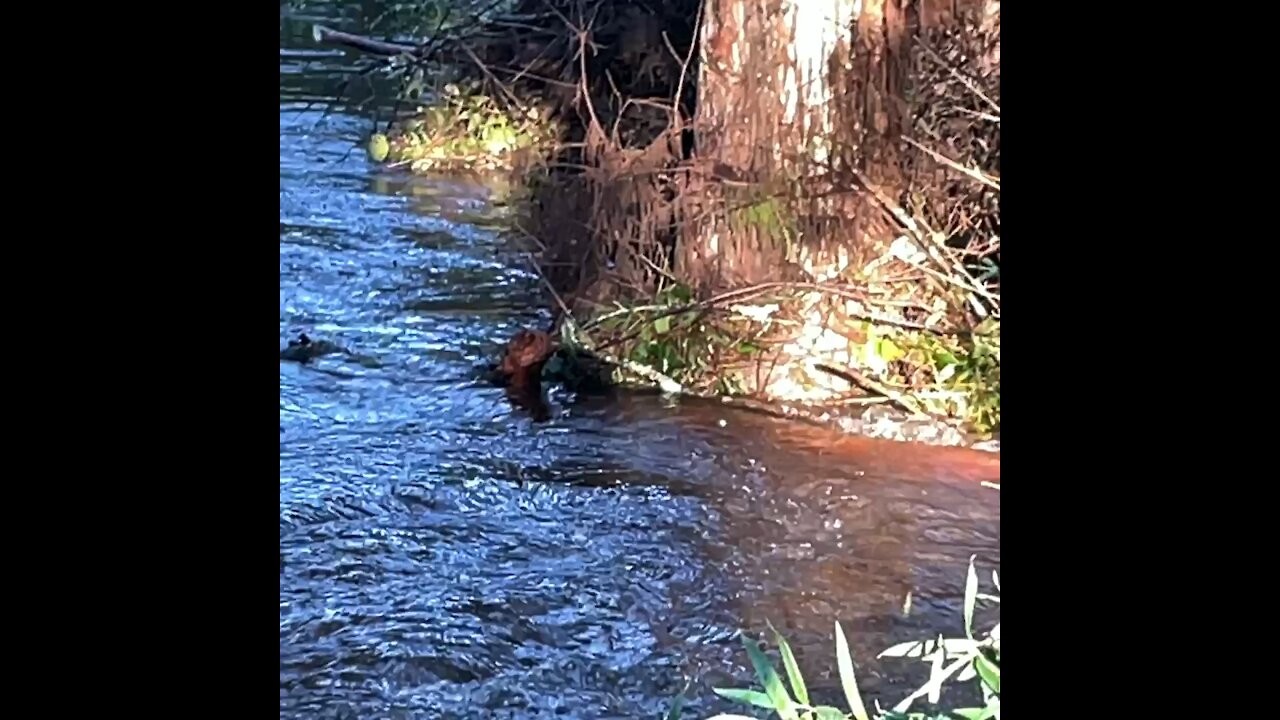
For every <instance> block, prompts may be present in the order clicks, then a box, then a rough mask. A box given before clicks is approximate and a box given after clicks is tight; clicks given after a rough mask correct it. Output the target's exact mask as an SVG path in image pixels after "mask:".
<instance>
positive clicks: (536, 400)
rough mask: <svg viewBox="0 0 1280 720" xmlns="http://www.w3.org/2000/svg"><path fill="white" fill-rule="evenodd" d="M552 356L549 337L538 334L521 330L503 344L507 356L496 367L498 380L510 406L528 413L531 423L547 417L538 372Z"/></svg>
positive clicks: (547, 411)
mask: <svg viewBox="0 0 1280 720" xmlns="http://www.w3.org/2000/svg"><path fill="white" fill-rule="evenodd" d="M554 352H555V343H553V342H552V340H551V336H550V335H548V334H547V333H545V332H541V331H539V330H521V331H520V332H518V333H516V335H515V337H513V338H511V341H510V342H508V343H507V352H506V354H505V355H503V356H502V363H501V364H500V365H499V366H498V371H497V375H498V379H499V380H500V381H502V382H503V383H504V384H505V385H506V388H507V398H508V399H509V400H511V402H512V404H514V405H517V406H519V407H522V408H524V409H525V410H528V411H529V413H530V414H531V415H533V418H534V420H538V421H542V420H546V419H547V418H548V417H549V416H550V411H549V410H548V408H547V402H546V399H545V398H543V396H542V368H543V366H544V365H546V363H547V358H550V357H551V355H552V353H554Z"/></svg>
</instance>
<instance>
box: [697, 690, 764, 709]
mask: <svg viewBox="0 0 1280 720" xmlns="http://www.w3.org/2000/svg"><path fill="white" fill-rule="evenodd" d="M711 691H712V692H714V693H715V694H717V695H719V696H720V697H723V698H728V699H730V700H733V701H735V702H740V703H746V704H747V705H755V706H756V707H760V708H764V709H765V710H772V709H773V701H772V700H770V699H769V696H768V695H765V694H764V693H762V692H757V691H755V690H739V689H737V688H712V689H711Z"/></svg>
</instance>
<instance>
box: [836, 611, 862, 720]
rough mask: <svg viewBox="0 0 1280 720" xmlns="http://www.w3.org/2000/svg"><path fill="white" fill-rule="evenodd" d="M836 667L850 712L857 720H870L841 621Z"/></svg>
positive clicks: (837, 628) (837, 629)
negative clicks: (859, 689)
mask: <svg viewBox="0 0 1280 720" xmlns="http://www.w3.org/2000/svg"><path fill="white" fill-rule="evenodd" d="M836 665H837V666H838V667H839V668H840V685H841V686H842V687H843V688H844V697H845V700H847V701H848V702H849V710H850V711H851V712H852V713H853V716H854V717H855V718H856V719H857V720H868V718H867V708H866V706H865V705H863V704H862V694H861V693H859V692H858V678H857V676H856V675H854V673H853V656H851V655H850V654H849V641H848V640H846V639H845V637H844V630H843V629H842V628H841V627H840V621H839V620H837V621H836Z"/></svg>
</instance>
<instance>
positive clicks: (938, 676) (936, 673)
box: [928, 638, 946, 705]
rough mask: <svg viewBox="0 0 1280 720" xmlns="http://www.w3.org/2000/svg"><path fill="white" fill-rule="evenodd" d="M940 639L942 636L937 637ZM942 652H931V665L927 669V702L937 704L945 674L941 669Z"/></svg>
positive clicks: (940, 696)
mask: <svg viewBox="0 0 1280 720" xmlns="http://www.w3.org/2000/svg"><path fill="white" fill-rule="evenodd" d="M938 639H939V640H941V639H942V638H938ZM942 658H943V653H941V652H935V653H934V654H933V667H931V668H930V670H929V695H928V699H929V704H931V705H937V704H938V700H940V699H941V698H942V681H943V680H945V679H946V676H945V675H944V674H943V671H942Z"/></svg>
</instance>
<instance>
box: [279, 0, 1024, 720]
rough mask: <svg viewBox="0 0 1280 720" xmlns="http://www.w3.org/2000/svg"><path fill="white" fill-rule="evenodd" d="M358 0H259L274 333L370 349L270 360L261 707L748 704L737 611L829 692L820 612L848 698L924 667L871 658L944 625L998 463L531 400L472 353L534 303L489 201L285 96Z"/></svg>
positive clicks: (708, 410) (987, 561)
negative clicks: (273, 60) (264, 693)
mask: <svg viewBox="0 0 1280 720" xmlns="http://www.w3.org/2000/svg"><path fill="white" fill-rule="evenodd" d="M377 10H378V8H377V3H369V2H365V3H325V4H320V5H312V6H309V7H308V8H307V9H306V10H305V11H296V10H294V11H286V10H285V9H284V8H282V14H281V18H282V19H281V55H280V343H281V346H282V347H283V346H284V344H285V343H286V341H287V340H288V339H289V338H290V337H294V336H296V333H298V332H300V331H304V332H307V333H308V334H310V335H312V336H313V337H324V338H326V339H332V340H335V341H337V342H339V343H341V344H342V345H344V346H346V347H348V348H350V349H351V350H353V351H355V352H358V353H359V354H360V355H361V356H362V357H361V358H360V359H351V358H341V357H338V358H325V359H322V360H320V361H319V362H317V363H315V364H312V365H307V366H302V365H298V364H295V363H291V362H285V361H282V362H281V363H280V426H281V431H280V544H281V554H282V561H283V563H284V567H283V569H282V571H281V576H280V714H281V717H289V718H362V719H364V718H368V719H371V720H372V719H376V718H439V717H448V718H472V717H474V718H506V717H510V718H524V717H529V718H539V717H578V718H642V717H647V718H655V717H660V716H661V714H662V713H663V712H664V711H665V710H666V708H667V707H668V706H669V704H670V702H671V699H672V698H673V697H674V696H675V695H676V694H677V693H678V692H679V691H680V689H681V688H682V687H683V685H684V680H685V678H686V677H687V678H690V679H692V681H693V684H692V686H691V687H690V690H689V695H690V700H689V702H688V703H687V704H686V711H685V715H684V716H685V717H691V718H698V717H703V718H705V717H708V716H710V715H711V714H714V713H715V712H718V711H725V710H735V709H736V710H738V711H742V710H744V708H741V707H740V706H735V705H731V704H728V703H726V702H725V701H722V700H720V699H718V698H716V697H715V696H714V695H712V694H711V691H710V688H711V687H712V686H715V685H718V686H737V687H746V686H748V685H751V684H752V676H751V673H750V671H749V669H748V667H747V664H746V655H745V653H744V652H743V650H742V646H741V644H740V642H739V640H738V639H737V637H736V633H737V631H738V630H739V629H745V630H747V631H750V632H752V633H756V634H757V635H758V634H759V633H761V632H762V631H764V630H765V629H766V628H767V624H766V623H768V622H772V623H773V624H774V625H775V626H776V627H778V628H779V629H780V630H782V631H783V632H784V634H786V635H787V636H788V637H789V638H790V639H791V641H792V644H793V647H794V648H795V650H796V653H797V655H798V656H799V661H800V664H801V666H802V668H804V669H805V670H806V676H807V679H808V681H809V686H810V688H811V690H812V691H813V692H814V694H815V695H817V696H818V698H819V699H821V700H824V701H827V702H837V701H839V698H840V696H839V695H838V679H836V678H835V676H834V667H835V663H834V644H833V640H832V631H833V622H834V621H835V620H836V619H839V620H840V621H841V623H842V624H843V626H844V628H845V630H846V633H848V634H849V635H850V641H851V644H852V646H853V649H854V656H855V661H856V662H857V663H858V665H859V668H860V671H861V680H862V685H863V688H864V692H865V694H866V695H867V696H868V697H878V698H881V702H882V703H883V704H884V705H885V706H886V707H887V706H889V705H891V704H892V703H893V702H896V701H897V700H899V699H901V698H902V697H904V696H905V695H907V694H908V693H909V692H910V691H911V690H913V689H914V687H915V686H916V685H917V684H918V683H919V682H920V681H921V680H922V679H923V677H924V675H922V674H921V672H920V671H919V669H917V668H913V666H912V665H908V664H904V663H903V662H900V661H877V660H875V654H876V653H877V652H878V651H879V650H881V649H883V648H885V647H887V646H888V645H890V644H892V643H895V642H899V641H903V640H911V639H917V638H923V637H927V636H930V635H936V634H937V633H944V634H947V635H949V636H952V635H958V634H960V633H962V631H963V630H962V620H961V617H960V615H961V611H960V598H961V595H962V589H963V582H964V573H965V568H966V565H967V562H968V559H969V557H970V556H971V555H977V556H978V564H979V567H980V568H982V569H983V570H984V572H983V573H982V576H983V579H984V586H985V585H986V584H987V583H986V581H987V580H988V579H989V577H990V573H989V570H990V569H992V568H998V565H999V539H1000V532H999V494H998V492H997V491H995V490H992V489H989V488H987V487H983V486H982V485H981V482H982V481H983V480H990V481H994V482H998V480H999V472H1000V467H999V457H998V456H997V455H992V454H987V453H981V452H976V451H970V450H963V449H957V448H931V447H922V446H912V445H905V444H897V443H892V442H888V441H874V440H867V439H860V438H852V437H843V436H839V435H836V434H833V433H831V432H827V431H823V430H817V429H814V428H810V427H806V426H802V425H797V424H792V423H787V422H784V421H779V420H774V419H770V418H764V417H759V416H755V415H751V414H746V413H741V412H730V411H727V410H724V409H722V408H719V407H716V406H714V405H710V404H705V403H690V402H686V401H681V402H672V401H668V400H664V399H663V398H661V397H657V396H652V395H638V396H623V397H621V398H616V399H611V400H607V401H606V400H595V399H590V400H578V399H574V398H571V397H566V396H563V395H553V401H554V402H553V413H552V418H551V420H550V421H549V422H546V423H542V424H534V423H532V422H531V421H530V420H529V418H528V417H527V416H526V415H525V414H524V413H523V412H522V411H520V410H517V409H513V408H512V407H510V405H509V404H508V402H507V400H506V398H505V397H504V395H503V393H502V391H500V390H498V389H496V388H492V387H488V386H486V385H484V384H482V383H479V382H477V381H476V380H475V379H474V375H473V373H472V367H473V365H474V364H476V363H477V362H480V361H482V360H484V359H485V358H486V357H488V354H489V353H492V352H493V349H494V348H495V347H496V346H497V345H498V344H499V343H502V342H504V341H505V340H506V339H507V338H509V337H510V336H511V334H512V333H513V332H514V331H515V330H516V329H518V328H520V327H522V326H531V325H541V324H543V323H545V318H546V316H545V314H544V313H543V312H542V311H540V310H539V309H538V302H539V300H538V296H537V283H536V280H535V278H533V277H532V276H531V275H530V273H529V272H527V271H526V270H525V269H524V268H523V267H522V265H521V263H520V259H519V257H518V256H517V255H516V254H515V253H514V252H513V250H511V249H510V247H509V245H508V244H507V243H506V242H505V241H504V239H503V236H502V229H503V227H504V226H505V224H506V223H507V222H509V220H508V218H507V217H506V215H505V211H504V210H503V209H502V208H501V207H500V206H499V205H496V204H494V203H492V202H490V197H489V196H490V191H488V190H486V189H485V188H484V187H481V186H477V185H473V184H468V183H466V182H463V181H459V180H442V179H436V180H422V179H419V180H413V179H410V178H407V177H404V176H400V175H396V174H387V173H382V172H380V171H379V170H378V169H377V168H376V167H375V166H373V164H372V163H370V162H369V161H368V160H367V158H366V156H365V153H364V152H363V150H362V149H361V148H362V145H363V143H362V138H363V137H364V134H365V133H367V132H368V130H369V127H370V120H369V119H368V117H367V114H366V115H365V116H362V115H361V113H360V112H358V111H356V110H355V109H352V108H350V107H346V106H341V105H340V106H339V107H337V109H336V110H334V111H331V112H330V113H329V114H328V115H327V117H322V115H323V110H322V109H321V108H316V109H311V110H308V109H306V104H307V103H308V102H310V101H312V100H316V99H323V98H333V97H334V96H335V95H336V94H337V91H338V89H339V85H340V84H341V82H342V79H343V77H344V74H345V73H347V72H348V71H349V70H350V69H351V68H352V63H353V62H354V61H355V59H356V56H355V55H354V54H351V53H344V52H332V51H327V50H324V49H322V48H317V47H315V46H314V44H313V43H312V41H311V38H310V32H311V23H312V22H324V23H326V24H330V25H332V26H335V27H339V28H341V29H344V30H349V31H353V32H361V31H364V30H366V29H367V22H368V19H369V17H370V15H371V14H372V13H375V12H376V11H377ZM360 92H364V91H362V90H361V89H360V88H359V87H357V88H356V93H357V95H359V94H360ZM353 148H354V149H353ZM908 595H910V598H911V600H910V604H909V608H907V607H905V606H906V602H905V601H906V598H907V597H908ZM904 610H907V611H906V612H904ZM908 668H912V672H904V671H905V670H907V669H908ZM838 704H840V705H843V702H838ZM757 716H759V717H764V716H765V713H764V711H760V712H758V713H757Z"/></svg>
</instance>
